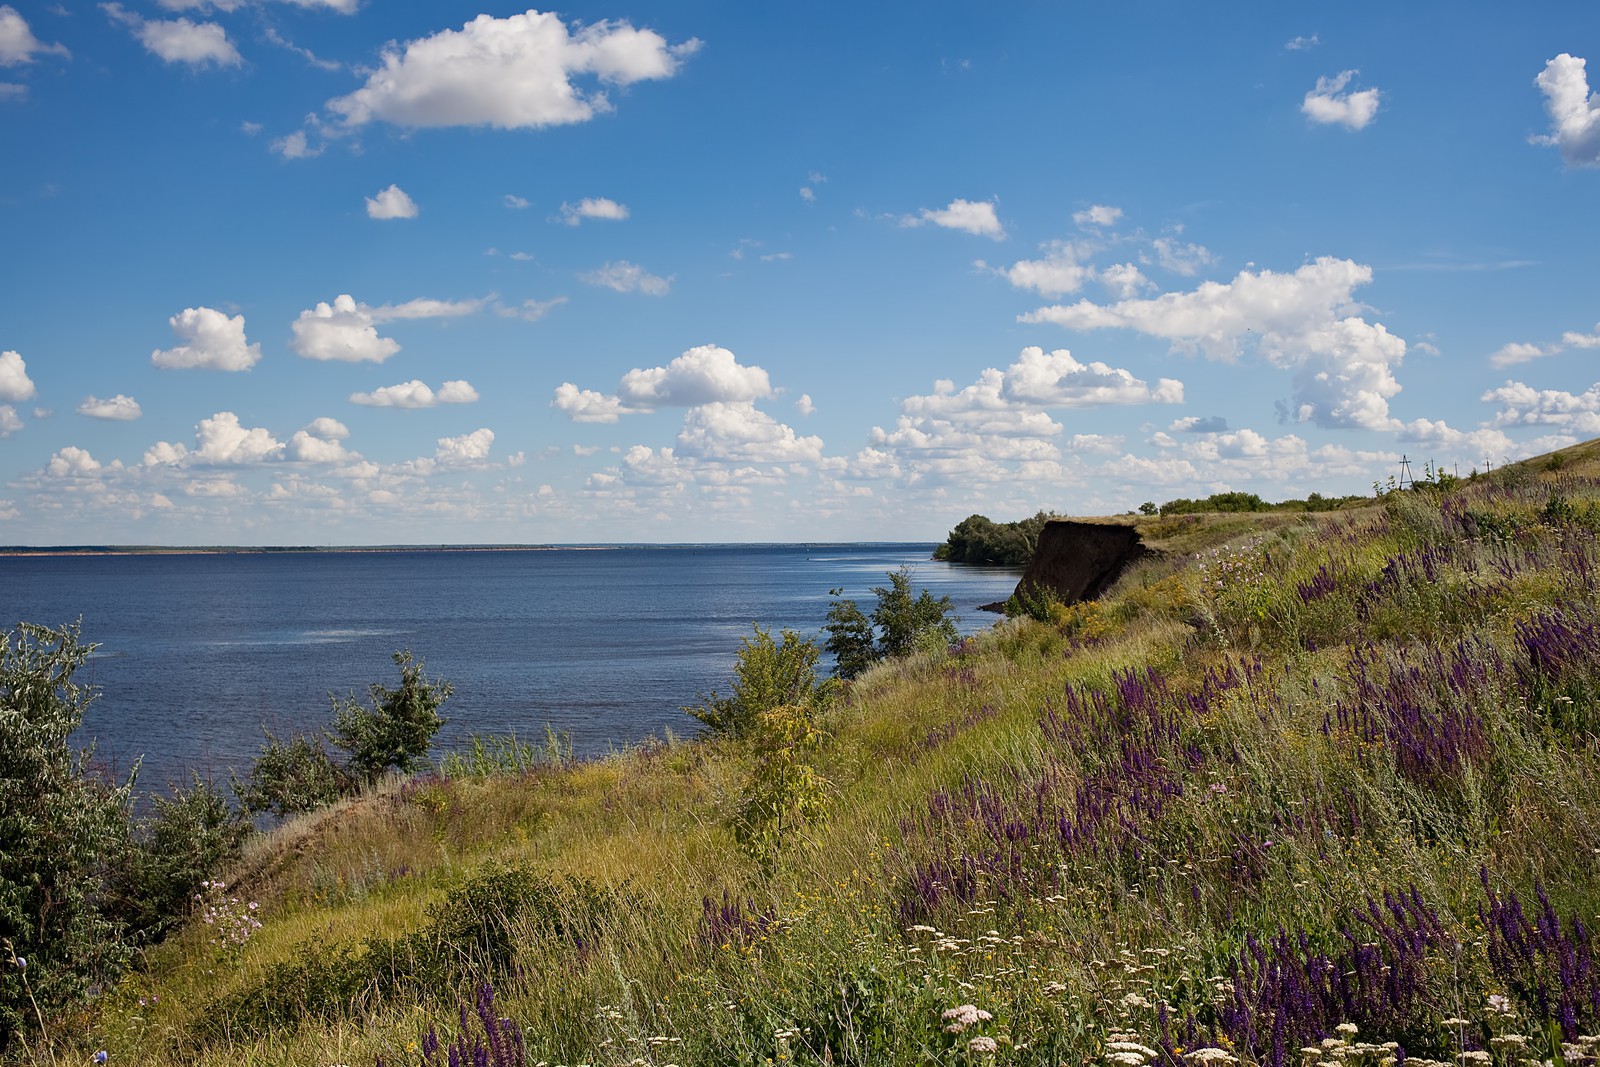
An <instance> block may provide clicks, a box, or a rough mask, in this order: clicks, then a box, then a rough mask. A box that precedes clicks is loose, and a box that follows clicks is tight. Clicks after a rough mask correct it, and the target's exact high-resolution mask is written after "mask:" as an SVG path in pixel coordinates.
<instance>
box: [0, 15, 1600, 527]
mask: <svg viewBox="0 0 1600 1067" xmlns="http://www.w3.org/2000/svg"><path fill="white" fill-rule="evenodd" d="M1586 58H1593V59H1594V60H1595V61H1596V63H1597V64H1600V9H1597V8H1596V7H1595V6H1594V5H1593V4H1592V3H1589V2H1585V3H1553V4H1542V5H1537V7H1526V8H1515V9H1513V8H1507V7H1506V6H1505V5H1501V4H1474V3H1460V2H1452V3H1433V4H1426V3H1418V4H1405V5H1395V4H1377V3H1372V4H1367V3H1353V4H1341V5H1318V6H1306V5H1285V4H1255V5H1230V6H1227V7H1223V8H1218V7H1216V6H1215V5H1210V6H1203V5H1193V4H1180V3H1154V4H1144V5H1093V6H1091V5H1082V4H1045V3H1023V2H1016V3H1004V4H992V5H965V4H963V5H957V4H948V3H917V4H898V3H893V4H891V3H885V4H868V5H858V4H850V5H845V4H807V5H786V4H735V3H710V2H676V3H671V4H648V3H637V2H632V0H615V2H609V3H594V4H590V3H582V4H575V5H572V6H568V7H563V8H561V9H558V10H554V11H548V12H547V11H540V10H529V9H523V8H520V7H517V6H507V5H500V6H494V5H482V4H478V5H472V6H463V5H460V4H453V3H430V4H398V3H378V2H376V0H210V2H204V0H122V2H120V3H105V4H88V3H74V4H71V5H65V4H59V3H29V2H21V0H10V2H9V3H6V4H0V158H3V159H4V160H5V162H4V165H3V166H0V235H3V236H0V544H68V543H71V544H81V543H140V544H146V543H148V544H202V543H204V544H214V543H228V544H370V543H440V542H451V543H462V542H468V543H503V542H588V541H768V540H777V541H785V540H857V539H860V540H899V539H930V540H933V539H938V538H941V537H942V536H943V535H944V533H945V532H946V531H947V530H948V529H949V528H950V527H952V526H953V525H955V523H957V522H958V521H960V520H961V519H962V518H964V517H965V516H966V515H968V514H970V513H972V512H982V513H984V514H987V515H989V516H991V517H992V518H996V519H1011V518H1017V517H1020V516H1022V515H1026V514H1031V513H1032V512H1034V511H1035V510H1037V509H1039V508H1046V509H1050V510H1055V511H1060V512H1066V513H1075V514H1100V513H1111V512H1119V511H1124V510H1128V509H1131V508H1134V507H1136V506H1137V505H1138V504H1139V503H1141V502H1142V501H1146V500H1150V501H1155V502H1158V503H1159V502H1161V501H1164V500H1168V499H1172V498H1174V497H1178V496H1195V495H1204V494H1206V493H1210V492H1214V491H1218V490H1222V489H1238V490H1248V491H1253V492H1258V493H1260V494H1261V495H1263V496H1266V497H1269V498H1283V497H1286V496H1300V495H1304V494H1305V493H1308V492H1312V491H1319V492H1322V493H1325V494H1333V493H1346V492H1361V491H1367V490H1369V489H1370V487H1371V486H1372V484H1373V482H1374V481H1378V480H1382V479H1384V478H1387V477H1388V476H1390V475H1391V474H1395V473H1397V472H1398V463H1399V458H1400V456H1401V455H1407V456H1409V457H1410V458H1411V459H1412V461H1413V464H1414V465H1420V461H1423V460H1432V461H1435V462H1438V463H1440V464H1442V465H1444V466H1445V467H1446V468H1447V469H1449V468H1452V467H1458V468H1459V470H1460V471H1461V472H1462V473H1466V472H1467V471H1468V470H1469V469H1471V468H1473V467H1475V466H1481V465H1482V464H1483V463H1484V462H1486V461H1487V462H1490V463H1494V464H1498V463H1501V462H1503V461H1505V460H1507V459H1516V458H1520V457H1523V456H1526V455H1531V454H1536V453H1538V452H1542V451H1546V450H1548V449H1551V448H1555V447H1560V446H1562V445H1565V444H1570V443H1573V442H1575V441H1578V440H1584V439H1587V438H1589V437H1594V436H1597V435H1600V381H1597V379H1600V373H1597V364H1596V355H1597V354H1600V285H1597V281H1600V210H1597V209H1596V204H1597V201H1600V96H1596V95H1594V93H1595V90H1597V89H1600V66H1597V67H1596V69H1594V70H1592V71H1591V70H1590V69H1588V68H1587V67H1586V65H1585V60H1586Z"/></svg>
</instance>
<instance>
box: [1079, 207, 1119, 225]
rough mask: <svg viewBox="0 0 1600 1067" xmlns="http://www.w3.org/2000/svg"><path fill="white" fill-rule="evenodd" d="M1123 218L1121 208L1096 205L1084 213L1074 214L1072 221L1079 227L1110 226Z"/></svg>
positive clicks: (1083, 211) (1086, 209)
mask: <svg viewBox="0 0 1600 1067" xmlns="http://www.w3.org/2000/svg"><path fill="white" fill-rule="evenodd" d="M1120 218H1122V209H1121V208H1120V207H1110V206H1108V205H1106V204H1094V205H1092V206H1090V207H1087V208H1085V209H1084V210H1082V211H1074V212H1073V213H1072V221H1073V222H1076V223H1077V224H1078V225H1079V226H1101V227H1103V226H1110V225H1112V224H1113V223H1115V222H1116V221H1117V220H1118V219H1120Z"/></svg>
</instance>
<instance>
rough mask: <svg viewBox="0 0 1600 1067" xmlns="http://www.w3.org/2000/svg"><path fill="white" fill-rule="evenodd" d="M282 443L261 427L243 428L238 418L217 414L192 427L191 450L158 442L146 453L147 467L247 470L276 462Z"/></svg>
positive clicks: (280, 453)
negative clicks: (192, 445)
mask: <svg viewBox="0 0 1600 1067" xmlns="http://www.w3.org/2000/svg"><path fill="white" fill-rule="evenodd" d="M283 448H284V446H283V442H282V441H279V440H277V439H276V438H275V437H273V436H272V434H271V433H269V432H268V431H266V430H264V429H261V428H260V427H254V428H251V429H246V428H245V427H244V426H242V425H240V423H239V416H237V415H235V414H234V413H233V412H231V411H219V412H217V413H216V414H215V415H213V416H211V417H210V418H209V419H201V420H200V422H199V424H198V425H197V426H196V427H195V446H194V448H193V450H190V449H188V448H186V447H185V446H183V445H181V444H170V443H168V442H166V441H158V442H157V443H156V444H154V445H152V446H151V447H150V448H149V449H147V450H146V451H145V454H144V464H145V466H146V467H159V466H181V467H247V466H255V465H257V464H261V463H265V462H267V461H269V460H274V459H279V458H281V457H282V455H283Z"/></svg>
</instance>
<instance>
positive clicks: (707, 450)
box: [677, 401, 822, 463]
mask: <svg viewBox="0 0 1600 1067" xmlns="http://www.w3.org/2000/svg"><path fill="white" fill-rule="evenodd" d="M677 454H678V455H682V456H687V457H690V458H698V459H708V460H719V461H723V462H732V463H793V462H811V463H815V462H816V461H818V460H820V459H821V458H822V438H820V437H811V436H808V437H801V436H799V435H797V434H796V433H795V432H794V430H793V428H791V427H789V426H786V425H784V424H783V423H781V422H779V421H778V420H776V419H774V418H773V417H772V416H771V415H768V414H767V413H766V412H764V411H761V410H759V409H758V408H757V407H756V406H755V405H754V404H752V403H750V402H748V401H733V402H726V403H725V402H721V401H719V402H715V403H709V404H702V405H700V406H698V407H695V408H691V409H690V410H689V412H688V413H687V414H686V415H685V416H684V420H683V429H682V430H681V431H680V432H679V433H678V447H677Z"/></svg>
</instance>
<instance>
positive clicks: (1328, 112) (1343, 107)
mask: <svg viewBox="0 0 1600 1067" xmlns="http://www.w3.org/2000/svg"><path fill="white" fill-rule="evenodd" d="M1357 73H1358V72H1357V71H1353V70H1344V71H1340V72H1339V73H1338V74H1336V75H1334V76H1333V77H1331V78H1318V79H1317V87H1316V88H1315V89H1312V90H1311V91H1310V92H1309V93H1307V94H1306V95H1305V99H1304V100H1303V101H1301V103H1300V110H1301V111H1302V112H1304V113H1305V116H1306V118H1308V119H1310V120H1311V121H1312V122H1316V123H1320V124H1322V125H1333V126H1343V127H1344V128H1345V129H1347V130H1360V129H1364V128H1365V127H1366V126H1367V125H1368V124H1369V123H1371V122H1372V120H1373V119H1374V118H1376V117H1377V115H1378V104H1379V103H1380V102H1381V100H1382V96H1383V94H1382V93H1381V92H1379V91H1378V90H1377V89H1362V90H1359V91H1348V92H1347V91H1346V89H1347V87H1348V86H1349V84H1350V81H1351V79H1352V78H1354V77H1355V76H1356V74H1357Z"/></svg>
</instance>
